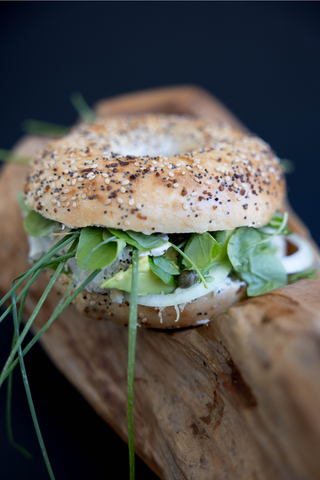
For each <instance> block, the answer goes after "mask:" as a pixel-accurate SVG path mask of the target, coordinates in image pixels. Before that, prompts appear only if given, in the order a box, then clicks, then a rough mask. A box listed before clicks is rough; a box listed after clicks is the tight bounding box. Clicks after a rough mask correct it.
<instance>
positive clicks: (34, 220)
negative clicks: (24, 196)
mask: <svg viewBox="0 0 320 480" xmlns="http://www.w3.org/2000/svg"><path fill="white" fill-rule="evenodd" d="M23 225H24V229H25V231H26V232H27V233H28V234H29V235H31V236H32V237H36V238H41V237H46V236H47V235H49V234H50V233H52V232H54V231H55V230H57V229H58V228H59V226H60V224H59V223H58V222H54V221H53V220H49V219H48V218H45V217H43V216H42V215H40V213H38V212H35V211H34V210H30V211H29V213H28V215H27V216H26V217H25V219H24V221H23Z"/></svg>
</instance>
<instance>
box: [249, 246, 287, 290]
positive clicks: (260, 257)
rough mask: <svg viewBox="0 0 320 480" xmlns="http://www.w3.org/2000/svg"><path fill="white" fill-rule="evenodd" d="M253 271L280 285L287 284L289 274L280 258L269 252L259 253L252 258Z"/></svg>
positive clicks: (266, 280)
mask: <svg viewBox="0 0 320 480" xmlns="http://www.w3.org/2000/svg"><path fill="white" fill-rule="evenodd" d="M250 266H251V272H252V274H253V275H255V276H256V277H259V278H261V279H262V280H264V281H265V282H269V281H273V282H275V283H276V284H277V286H278V287H282V286H284V285H286V284H287V274H286V271H285V269H284V266H283V265H282V263H281V262H280V260H279V259H278V258H276V257H275V256H274V255H270V254H268V253H257V254H254V255H252V256H251V258H250Z"/></svg>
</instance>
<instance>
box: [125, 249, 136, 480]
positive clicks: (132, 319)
mask: <svg viewBox="0 0 320 480" xmlns="http://www.w3.org/2000/svg"><path fill="white" fill-rule="evenodd" d="M138 273H139V251H138V250H137V249H136V248H134V247H133V252H132V288H131V294H130V316H129V334H128V343H129V352H128V373H127V375H128V399H127V401H128V444H129V469H130V480H134V478H135V457H134V435H133V388H134V364H135V349H136V336H137V310H138V306H137V297H138Z"/></svg>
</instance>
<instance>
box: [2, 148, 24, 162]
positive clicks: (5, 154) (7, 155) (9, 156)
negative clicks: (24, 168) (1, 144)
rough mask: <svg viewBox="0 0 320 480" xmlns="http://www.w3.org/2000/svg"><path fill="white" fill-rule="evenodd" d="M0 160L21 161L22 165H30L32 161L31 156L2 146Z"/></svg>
mask: <svg viewBox="0 0 320 480" xmlns="http://www.w3.org/2000/svg"><path fill="white" fill-rule="evenodd" d="M0 160H2V161H3V162H9V163H19V164H21V165H28V164H29V161H30V157H26V156H25V155H18V154H17V153H15V152H12V151H11V150H5V149H3V148H0Z"/></svg>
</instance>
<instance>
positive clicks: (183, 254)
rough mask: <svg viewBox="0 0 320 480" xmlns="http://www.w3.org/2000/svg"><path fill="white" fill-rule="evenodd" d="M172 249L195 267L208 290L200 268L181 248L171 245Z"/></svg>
mask: <svg viewBox="0 0 320 480" xmlns="http://www.w3.org/2000/svg"><path fill="white" fill-rule="evenodd" d="M170 245H171V247H173V248H174V249H175V250H177V252H179V253H180V255H182V256H183V257H184V258H185V259H186V260H187V261H188V262H189V263H191V265H192V266H193V268H194V269H195V271H196V272H197V274H198V275H199V278H200V280H201V282H202V283H203V285H204V286H205V288H208V285H207V283H206V281H205V279H204V276H203V275H202V273H201V272H200V270H199V268H198V267H197V265H196V264H195V263H193V261H192V260H191V258H189V257H188V255H186V254H185V253H184V252H183V251H182V250H180V248H179V247H177V246H176V245H175V244H174V243H170Z"/></svg>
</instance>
